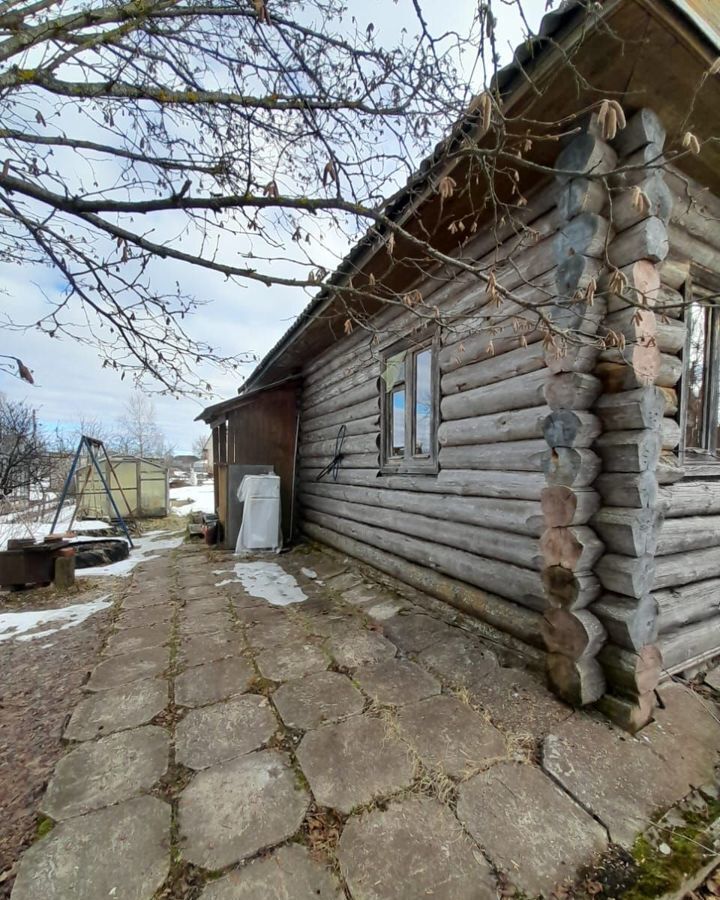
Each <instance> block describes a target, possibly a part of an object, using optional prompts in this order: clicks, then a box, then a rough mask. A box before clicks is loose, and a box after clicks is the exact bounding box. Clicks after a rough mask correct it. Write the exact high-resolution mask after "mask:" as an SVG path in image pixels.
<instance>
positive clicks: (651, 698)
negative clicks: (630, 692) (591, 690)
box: [596, 691, 657, 734]
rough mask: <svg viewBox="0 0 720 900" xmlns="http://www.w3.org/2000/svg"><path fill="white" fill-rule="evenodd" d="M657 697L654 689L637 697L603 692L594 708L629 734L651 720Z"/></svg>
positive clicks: (635, 731)
mask: <svg viewBox="0 0 720 900" xmlns="http://www.w3.org/2000/svg"><path fill="white" fill-rule="evenodd" d="M656 706H657V698H656V696H655V691H648V692H647V693H646V694H641V695H640V696H638V697H618V696H616V695H615V694H604V695H603V696H602V697H601V698H600V700H599V701H598V703H597V705H596V708H597V710H598V711H599V712H601V713H602V714H603V715H604V716H606V717H607V718H608V719H610V721H611V722H614V723H615V724H616V725H617V726H618V728H622V729H623V731H627V732H629V733H630V734H637V732H638V731H641V730H642V729H643V728H645V726H646V725H649V724H650V722H652V721H653V718H654V712H655V708H656Z"/></svg>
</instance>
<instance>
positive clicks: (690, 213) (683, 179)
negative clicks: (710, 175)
mask: <svg viewBox="0 0 720 900" xmlns="http://www.w3.org/2000/svg"><path fill="white" fill-rule="evenodd" d="M665 177H666V181H667V184H668V187H669V188H670V190H671V191H672V194H673V197H674V199H675V203H674V205H673V212H672V221H673V223H674V224H675V225H677V226H678V227H681V228H683V229H684V230H685V231H687V232H688V234H690V235H691V236H692V237H694V238H699V239H701V240H704V241H706V242H707V243H708V244H711V245H713V246H716V247H718V248H720V236H719V235H718V223H720V202H718V198H717V195H716V194H713V193H712V192H711V191H709V190H708V189H707V187H706V186H705V185H703V184H700V183H699V182H697V181H695V180H694V179H692V178H689V177H688V176H687V175H685V173H683V172H680V171H678V170H677V169H674V168H672V167H670V168H669V169H668V171H667V173H666V176H665Z"/></svg>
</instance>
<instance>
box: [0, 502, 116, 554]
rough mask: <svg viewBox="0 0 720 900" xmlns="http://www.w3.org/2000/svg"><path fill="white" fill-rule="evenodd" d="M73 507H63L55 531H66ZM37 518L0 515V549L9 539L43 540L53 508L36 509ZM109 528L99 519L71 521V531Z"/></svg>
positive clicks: (11, 514) (50, 526) (16, 514)
mask: <svg viewBox="0 0 720 900" xmlns="http://www.w3.org/2000/svg"><path fill="white" fill-rule="evenodd" d="M73 511H74V507H73V506H72V505H70V506H66V507H64V508H63V510H62V512H61V513H60V518H59V519H58V523H57V525H56V526H55V530H56V531H60V532H62V531H67V530H68V528H69V527H70V520H71V519H72V515H73ZM37 516H38V518H29V517H28V516H27V514H26V515H25V517H24V518H23V515H22V514H18V513H9V514H7V515H4V516H0V550H5V549H6V547H7V543H8V541H9V540H14V539H16V538H33V540H35V541H42V540H44V539H45V538H46V537H47V536H48V535H49V534H50V532H51V530H52V522H53V518H54V516H55V510H54V509H52V510H50V511H47V510H45V511H44V512H43V511H40V510H38V511H37ZM103 529H107V530H109V529H110V526H109V525H108V523H107V522H103V521H101V520H100V519H80V520H79V521H75V522H73V526H72V530H73V531H100V530H103Z"/></svg>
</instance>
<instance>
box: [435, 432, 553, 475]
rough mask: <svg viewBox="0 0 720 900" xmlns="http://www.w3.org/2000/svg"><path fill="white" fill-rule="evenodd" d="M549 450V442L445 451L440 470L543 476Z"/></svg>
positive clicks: (468, 445) (469, 445)
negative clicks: (541, 471)
mask: <svg viewBox="0 0 720 900" xmlns="http://www.w3.org/2000/svg"><path fill="white" fill-rule="evenodd" d="M546 449H547V444H546V443H545V441H543V440H541V439H540V438H538V439H537V440H534V441H507V442H506V443H504V444H467V445H465V446H461V447H442V448H441V449H440V467H441V468H443V469H484V470H492V469H497V470H499V471H519V472H539V471H540V470H541V468H542V459H543V456H544V453H545V451H546Z"/></svg>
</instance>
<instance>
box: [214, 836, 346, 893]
mask: <svg viewBox="0 0 720 900" xmlns="http://www.w3.org/2000/svg"><path fill="white" fill-rule="evenodd" d="M344 896H345V895H344V894H343V893H342V892H341V889H340V886H339V885H338V882H337V879H336V878H335V876H334V875H333V874H332V872H330V871H329V869H327V868H326V867H325V866H323V865H322V864H321V863H319V862H317V861H316V860H314V859H313V858H312V857H311V856H310V854H309V853H308V851H307V850H306V849H305V847H301V846H300V845H299V844H288V845H287V846H286V847H280V848H279V849H278V850H275V852H274V853H272V854H271V855H270V856H268V857H267V858H266V859H259V860H255V861H254V862H251V863H250V864H249V865H247V866H245V867H244V868H242V869H239V870H238V871H235V872H231V873H230V874H229V875H226V876H225V877H224V878H220V879H219V880H218V881H214V882H212V884H209V885H208V886H207V887H206V888H205V890H204V891H203V892H202V894H201V895H200V900H260V898H262V900H343V898H344Z"/></svg>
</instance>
